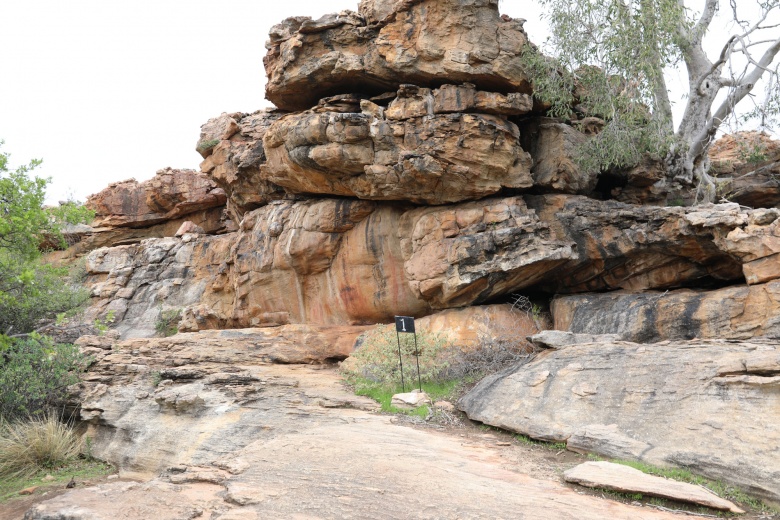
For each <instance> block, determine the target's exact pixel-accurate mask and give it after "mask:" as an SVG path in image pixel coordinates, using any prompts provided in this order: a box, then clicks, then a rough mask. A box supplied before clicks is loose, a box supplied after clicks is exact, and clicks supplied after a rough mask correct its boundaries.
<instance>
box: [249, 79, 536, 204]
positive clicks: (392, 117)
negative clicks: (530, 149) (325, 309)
mask: <svg viewBox="0 0 780 520" xmlns="http://www.w3.org/2000/svg"><path fill="white" fill-rule="evenodd" d="M450 87H451V88H449V89H447V88H444V87H442V88H441V89H438V90H435V91H431V90H430V89H427V88H424V89H423V88H417V87H414V86H411V85H408V86H405V87H404V88H402V89H401V90H399V92H398V96H397V97H396V98H395V99H393V101H392V102H391V103H390V105H389V106H388V107H387V108H386V109H383V108H382V107H380V106H378V105H376V104H374V103H372V102H370V101H365V100H364V101H363V102H362V103H360V105H356V106H354V108H352V109H349V108H346V107H345V108H344V109H342V110H341V111H338V112H336V111H332V110H327V109H325V108H321V107H317V108H315V109H314V110H310V111H306V112H302V113H295V114H290V115H287V116H284V117H282V118H281V119H279V120H278V121H277V122H275V123H274V124H272V125H271V126H270V128H269V129H268V131H267V132H266V134H265V138H264V145H265V153H266V155H267V163H266V164H265V166H264V169H263V171H264V173H265V175H264V178H265V180H267V181H270V182H271V183H273V184H276V185H279V186H282V187H284V188H285V189H287V190H288V191H290V192H292V193H313V194H327V195H342V196H349V197H358V198H361V199H373V200H410V201H413V202H417V203H421V204H446V203H452V202H460V201H463V200H469V199H478V198H482V197H485V196H488V195H492V194H494V193H496V192H498V191H499V190H501V189H502V188H515V189H517V188H523V189H525V188H530V187H531V186H532V184H533V181H532V179H531V174H530V168H531V158H530V156H529V155H528V154H527V153H526V152H525V151H524V150H523V149H522V148H521V147H520V142H519V138H520V133H519V130H518V128H517V126H516V125H515V124H514V123H511V122H508V121H507V120H506V119H505V118H502V117H501V116H497V115H491V114H486V113H463V112H460V110H467V109H468V108H469V107H470V106H471V107H472V108H473V107H474V106H476V104H475V102H474V101H473V99H474V98H475V95H476V94H477V93H478V92H476V91H474V89H473V88H468V87H454V86H450ZM459 92H462V93H463V95H462V96H461V95H460V94H459ZM467 94H471V102H469V101H468V100H466V98H467V97H468V96H467ZM482 94H484V93H482ZM496 96H498V95H496ZM503 97H504V98H505V100H506V97H505V96H503ZM459 101H460V102H459ZM358 102H359V100H358ZM506 104H509V105H511V103H508V102H506ZM361 106H362V107H363V108H362V111H361V108H360V107H361ZM494 106H500V103H494ZM528 106H529V107H530V101H529V102H528ZM487 109H489V107H487ZM348 110H349V111H348ZM494 111H498V109H496V110H494Z"/></svg>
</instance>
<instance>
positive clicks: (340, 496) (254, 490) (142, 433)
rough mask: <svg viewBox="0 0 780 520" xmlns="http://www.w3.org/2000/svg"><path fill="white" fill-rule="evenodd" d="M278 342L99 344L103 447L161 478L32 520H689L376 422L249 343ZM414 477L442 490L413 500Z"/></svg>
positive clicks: (95, 416)
mask: <svg viewBox="0 0 780 520" xmlns="http://www.w3.org/2000/svg"><path fill="white" fill-rule="evenodd" d="M266 333H268V331H265V330H264V331H259V330H255V331H223V332H219V333H213V334H208V335H205V334H202V333H200V334H184V335H181V336H182V337H183V338H184V340H177V339H176V338H168V339H159V340H151V341H149V340H147V341H139V340H133V341H126V342H119V343H115V342H111V341H108V340H106V338H104V337H97V338H92V339H90V340H88V341H87V343H92V344H94V345H96V346H94V347H92V349H94V350H95V351H96V353H97V354H98V358H99V359H98V361H97V363H96V365H94V366H93V367H92V369H91V370H90V372H89V374H88V378H87V382H86V383H84V384H83V385H82V387H81V396H82V397H83V398H84V400H85V402H84V406H83V407H82V414H83V418H84V419H86V420H87V421H89V429H88V432H87V434H88V435H90V436H92V438H93V440H94V443H93V452H94V453H95V454H96V455H97V456H99V457H104V458H106V459H107V460H110V461H113V462H115V463H116V464H117V465H118V466H119V468H120V472H121V476H122V477H131V476H135V477H138V478H142V479H149V478H153V480H151V481H147V482H139V483H128V482H116V483H110V484H103V485H100V486H97V487H92V488H84V489H75V490H73V491H70V492H68V493H66V494H64V495H61V496H59V497H56V498H52V499H49V500H46V501H44V502H42V503H40V504H38V505H36V506H34V507H33V508H32V509H31V510H30V511H29V512H28V513H27V515H26V516H25V518H26V519H27V520H31V519H35V520H54V519H62V518H68V519H71V520H87V519H90V520H94V519H96V518H114V517H116V515H117V512H118V511H121V515H122V517H123V518H126V519H128V520H142V519H144V520H145V519H148V518H150V517H152V516H154V517H160V518H195V517H200V518H214V519H221V520H244V519H253V520H256V519H259V518H288V517H291V518H294V517H296V515H298V516H300V517H301V518H303V517H312V518H313V517H316V518H342V517H345V516H349V515H353V516H355V517H359V518H381V519H384V518H387V519H391V518H405V517H409V516H410V514H411V515H412V516H423V517H436V518H438V517H444V518H491V519H492V518H496V519H502V518H506V519H509V518H517V517H518V516H522V517H523V518H529V519H540V520H541V519H546V518H550V517H551V516H552V517H555V518H583V519H592V520H596V519H599V520H600V519H603V518H623V519H635V518H640V519H648V520H649V519H658V520H660V519H672V518H680V516H678V515H674V514H670V513H663V512H657V511H651V510H648V509H646V508H638V507H634V506H631V505H626V504H621V503H618V502H613V501H607V500H603V499H600V498H598V497H593V496H587V495H580V494H578V493H576V492H575V491H573V490H571V489H569V488H567V487H565V486H563V485H562V484H561V483H560V482H558V481H557V478H556V476H555V475H554V473H553V472H549V473H551V475H544V476H543V477H542V479H536V478H531V477H529V476H526V473H527V472H529V471H532V470H533V468H535V466H533V464H532V463H529V462H528V460H527V459H528V457H527V456H526V457H522V456H520V453H519V452H517V451H515V450H519V449H520V448H519V447H503V448H497V447H495V446H488V445H487V443H485V442H481V443H480V442H464V441H465V439H464V438H463V437H459V436H451V435H447V434H443V433H440V432H436V431H433V430H432V429H418V428H409V427H405V426H402V425H399V424H394V421H395V420H394V418H391V417H390V416H387V415H378V414H372V413H368V412H367V411H366V410H367V409H373V408H375V407H376V406H377V405H376V403H373V402H372V401H370V400H368V399H367V398H364V397H356V396H354V395H352V394H351V392H349V391H347V390H346V389H345V388H344V387H343V385H342V384H341V383H340V380H339V378H338V374H337V373H336V372H335V371H334V370H333V369H332V368H328V367H323V366H316V365H315V366H312V365H297V366H296V365H269V364H267V363H265V361H264V360H265V355H266V353H267V352H268V350H267V349H269V348H274V347H273V344H272V343H273V341H275V340H273V341H271V343H269V344H266V343H265V342H264V341H263V340H261V341H259V344H258V345H257V346H252V342H253V340H252V339H250V338H257V335H258V334H266ZM235 335H239V336H240V337H239V338H238V339H237V341H238V343H237V344H234V343H233V336H235ZM200 336H202V337H204V338H206V339H207V342H208V343H209V348H199V347H198V345H199V339H198V337H200ZM220 338H221V339H220ZM217 341H221V344H220V345H217V343H216V342H217ZM247 342H248V344H247ZM106 348H110V349H111V350H105V349H106ZM101 356H102V357H101ZM157 380H161V381H160V382H159V384H157V386H154V383H155V381H157ZM388 454H392V456H388ZM410 467H413V468H415V471H420V472H421V473H422V474H424V475H425V476H426V479H427V481H429V482H436V485H435V486H429V488H428V489H426V492H425V493H408V488H409V480H408V478H409V477H408V476H409V468H410ZM155 477H156V478H155ZM399 496H403V497H404V500H399V499H398V497H399ZM2 507H3V506H2V505H0V513H1V512H2ZM410 512H411V513H410Z"/></svg>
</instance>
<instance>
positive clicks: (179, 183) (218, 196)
mask: <svg viewBox="0 0 780 520" xmlns="http://www.w3.org/2000/svg"><path fill="white" fill-rule="evenodd" d="M226 200H227V199H226V196H225V192H224V191H223V190H222V189H220V188H219V187H217V185H216V184H214V183H213V182H212V181H211V180H209V178H208V177H206V176H205V175H203V174H201V173H198V172H196V171H194V170H175V169H171V168H165V169H163V170H159V171H158V172H157V175H155V176H154V177H153V178H151V179H149V180H148V181H144V182H140V183H139V182H138V181H136V180H134V179H131V180H128V181H123V182H117V183H114V184H111V185H109V186H108V187H107V188H106V189H104V190H103V191H101V192H100V193H97V194H95V195H91V196H90V197H89V198H87V202H86V206H87V207H88V208H90V209H91V210H93V211H94V212H95V222H94V224H93V226H94V227H101V226H106V227H133V228H139V227H149V226H153V225H155V224H160V223H162V222H166V221H168V220H173V219H177V218H179V217H182V216H184V215H188V214H190V213H195V212H197V211H203V210H207V209H209V208H215V207H221V206H224V205H225V202H226Z"/></svg>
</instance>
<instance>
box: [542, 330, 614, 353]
mask: <svg viewBox="0 0 780 520" xmlns="http://www.w3.org/2000/svg"><path fill="white" fill-rule="evenodd" d="M622 339H623V338H622V337H621V336H620V335H619V334H587V333H581V332H569V331H563V330H543V331H540V332H538V333H537V334H533V335H531V336H529V337H528V341H530V342H531V343H532V344H534V345H536V346H537V347H540V348H554V349H559V348H566V347H569V346H571V345H581V344H583V343H597V342H599V341H606V342H613V341H621V340H622Z"/></svg>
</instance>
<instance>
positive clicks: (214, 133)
mask: <svg viewBox="0 0 780 520" xmlns="http://www.w3.org/2000/svg"><path fill="white" fill-rule="evenodd" d="M282 115H283V114H282V113H280V112H275V111H267V110H260V111H258V112H254V113H252V114H242V113H235V114H222V115H220V116H219V117H215V118H212V119H210V120H209V121H208V122H206V124H204V125H203V126H202V127H201V132H200V138H199V139H198V144H197V145H196V149H197V151H198V153H200V154H201V155H202V156H203V159H204V160H203V162H202V163H201V165H200V167H201V170H202V171H203V173H205V174H206V175H207V176H208V177H209V178H210V179H211V180H212V181H213V182H214V183H216V185H217V186H219V187H220V188H222V189H223V190H224V191H225V193H226V194H227V198H228V211H229V213H230V215H231V217H232V218H233V219H234V220H235V221H236V222H239V221H240V220H241V217H242V216H243V215H244V213H246V212H247V211H250V210H252V209H256V208H258V207H260V206H262V205H264V204H266V203H267V202H269V201H271V200H276V199H280V198H282V197H283V196H284V191H283V190H282V189H281V188H280V187H279V186H276V185H274V184H272V183H270V182H268V180H267V179H266V178H265V176H264V175H263V173H262V171H261V168H262V167H263V166H264V165H265V162H266V154H265V150H264V149H263V136H265V133H266V132H267V131H268V127H269V126H270V125H271V124H272V123H273V122H274V121H276V120H277V119H279V118H280V117H281V116H282Z"/></svg>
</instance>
